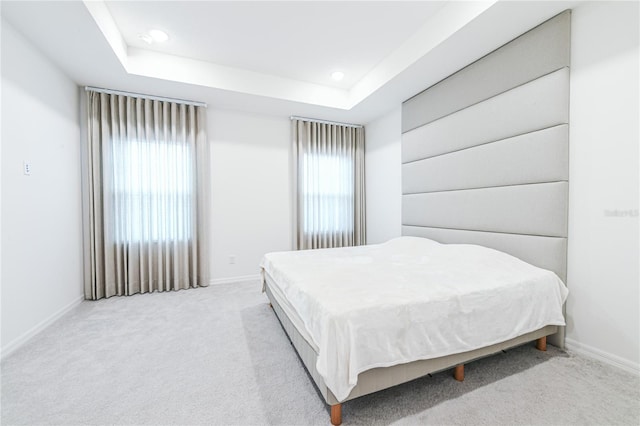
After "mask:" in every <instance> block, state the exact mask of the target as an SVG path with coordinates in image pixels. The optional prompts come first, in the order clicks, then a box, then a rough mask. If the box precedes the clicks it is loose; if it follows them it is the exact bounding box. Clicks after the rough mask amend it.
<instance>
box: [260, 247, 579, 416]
mask: <svg viewBox="0 0 640 426" xmlns="http://www.w3.org/2000/svg"><path fill="white" fill-rule="evenodd" d="M261 266H262V272H263V277H264V290H265V291H266V293H267V296H268V297H269V300H270V302H271V305H272V307H273V309H274V311H275V313H276V315H277V316H278V319H279V320H280V322H281V324H282V326H283V328H284V329H285V331H286V332H287V334H288V336H289V338H290V340H291V342H292V343H293V345H294V347H295V348H296V350H297V351H298V354H299V355H300V358H301V359H302V361H303V363H304V364H305V366H306V368H307V369H308V371H309V373H310V374H311V377H313V379H314V381H315V383H316V385H317V387H318V389H319V390H320V393H321V394H322V395H323V397H324V399H325V401H326V402H327V403H328V404H329V405H330V406H331V420H332V423H333V424H334V425H338V424H340V423H341V403H343V402H345V401H348V400H351V399H354V398H357V397H360V396H363V395H367V394H369V393H372V392H376V391H378V390H381V389H385V388H387V387H390V386H394V385H397V384H400V383H404V382H407V381H410V380H413V379H415V378H418V377H421V376H424V375H426V374H429V373H433V372H437V371H441V370H444V369H447V368H455V375H456V376H457V377H456V378H457V379H459V380H462V378H463V365H464V363H466V362H469V361H471V360H474V359H477V358H480V357H483V356H487V355H490V354H492V353H496V352H499V351H501V350H504V349H506V348H509V347H512V346H516V345H520V344H523V343H525V342H528V341H531V340H538V339H540V342H539V343H540V344H543V341H542V339H543V338H544V337H546V336H548V335H550V334H554V333H555V332H556V331H557V328H558V326H563V325H564V317H563V313H562V308H563V303H564V301H565V300H566V297H567V289H566V287H565V286H564V284H563V282H562V280H560V279H559V278H558V276H557V275H556V274H555V273H553V272H551V271H548V270H544V269H541V268H537V267H535V266H532V265H530V264H528V263H526V262H523V261H521V260H519V259H517V258H515V257H513V256H511V255H508V254H506V253H502V252H500V251H497V250H493V249H489V248H486V247H482V246H477V245H470V244H440V243H438V242H436V241H433V240H430V239H427V238H420V237H400V238H396V239H392V240H390V241H388V242H386V243H383V244H376V245H369V246H360V247H348V248H337V249H321V250H304V251H296V252H278V253H269V254H267V255H265V257H264V259H263V261H262V264H261Z"/></svg>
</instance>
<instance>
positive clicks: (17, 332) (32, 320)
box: [1, 20, 83, 355]
mask: <svg viewBox="0 0 640 426" xmlns="http://www.w3.org/2000/svg"><path fill="white" fill-rule="evenodd" d="M78 98H79V96H78V87H77V86H76V85H75V84H74V83H73V82H72V81H71V80H70V79H69V78H67V77H66V76H65V75H64V74H63V73H62V72H61V71H60V70H59V69H57V68H56V67H55V66H54V65H53V64H52V63H51V62H49V60H47V59H46V58H45V57H44V56H43V55H42V54H41V53H40V52H39V51H37V50H36V49H35V48H34V47H33V46H32V45H31V44H29V43H28V42H27V41H26V40H25V39H24V38H23V37H22V36H20V35H19V34H18V33H17V32H16V31H15V30H14V29H13V28H12V27H11V26H10V25H9V24H8V23H7V22H6V21H4V20H3V21H2V338H1V345H2V353H3V355H4V354H7V353H8V352H10V351H11V349H12V348H15V347H16V346H17V345H19V344H20V343H22V342H23V341H24V340H25V339H26V338H27V337H29V336H31V335H32V334H33V333H34V332H36V331H38V330H39V329H41V328H42V326H44V325H46V324H47V323H48V321H50V320H51V319H54V318H56V317H57V316H58V315H60V314H61V313H63V312H65V311H66V309H67V308H68V307H70V306H73V305H74V304H75V303H78V302H79V301H80V298H81V297H82V294H83V289H82V237H81V233H82V219H81V202H80V130H79V111H78ZM23 160H29V161H31V164H32V167H33V172H32V174H31V175H30V176H25V175H24V174H23V171H22V166H23Z"/></svg>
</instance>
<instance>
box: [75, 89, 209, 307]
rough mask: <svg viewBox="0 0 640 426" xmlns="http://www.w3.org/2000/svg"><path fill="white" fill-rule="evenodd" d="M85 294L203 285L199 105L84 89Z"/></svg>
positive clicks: (204, 169)
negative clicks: (85, 134) (85, 119)
mask: <svg viewBox="0 0 640 426" xmlns="http://www.w3.org/2000/svg"><path fill="white" fill-rule="evenodd" d="M87 116H88V124H87V129H88V141H87V142H88V143H87V148H86V154H87V155H86V163H85V175H86V179H87V185H85V193H84V200H85V223H86V225H85V230H86V232H85V234H86V238H85V244H86V247H87V248H88V250H86V253H87V255H86V259H85V265H86V267H85V296H86V298H87V299H99V298H101V297H110V296H113V295H128V294H134V293H145V292H152V291H166V290H177V289H182V288H189V287H196V286H202V285H208V283H209V279H210V277H209V267H208V264H209V259H208V257H209V255H208V250H209V249H208V247H209V241H208V240H209V238H208V223H207V220H208V216H209V215H208V213H207V210H208V204H209V195H208V194H209V191H208V179H209V178H208V163H209V151H208V142H207V140H206V131H205V127H204V125H205V122H206V120H205V116H204V108H201V107H196V106H194V105H187V104H184V103H176V102H169V101H164V100H154V99H145V98H139V97H133V96H125V95H119V94H109V93H98V92H93V91H87Z"/></svg>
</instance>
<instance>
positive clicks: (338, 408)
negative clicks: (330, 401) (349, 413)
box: [331, 404, 342, 426]
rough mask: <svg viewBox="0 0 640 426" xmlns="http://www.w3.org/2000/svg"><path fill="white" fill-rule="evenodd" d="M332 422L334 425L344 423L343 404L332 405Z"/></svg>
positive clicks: (337, 425)
mask: <svg viewBox="0 0 640 426" xmlns="http://www.w3.org/2000/svg"><path fill="white" fill-rule="evenodd" d="M331 424H332V425H333V426H339V425H341V424H342V404H335V405H332V406H331Z"/></svg>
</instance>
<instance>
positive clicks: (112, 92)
mask: <svg viewBox="0 0 640 426" xmlns="http://www.w3.org/2000/svg"><path fill="white" fill-rule="evenodd" d="M84 90H86V91H89V90H92V91H94V92H100V93H108V94H110V95H124V96H132V97H134V98H144V99H151V100H154V101H167V102H175V103H177V104H185V105H194V106H200V107H205V108H206V107H207V104H206V103H204V102H196V101H188V100H185V99H175V98H166V97H163V96H153V95H144V94H141V93H133V92H124V91H122V90H111V89H103V88H101V87H91V86H85V87H84Z"/></svg>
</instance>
